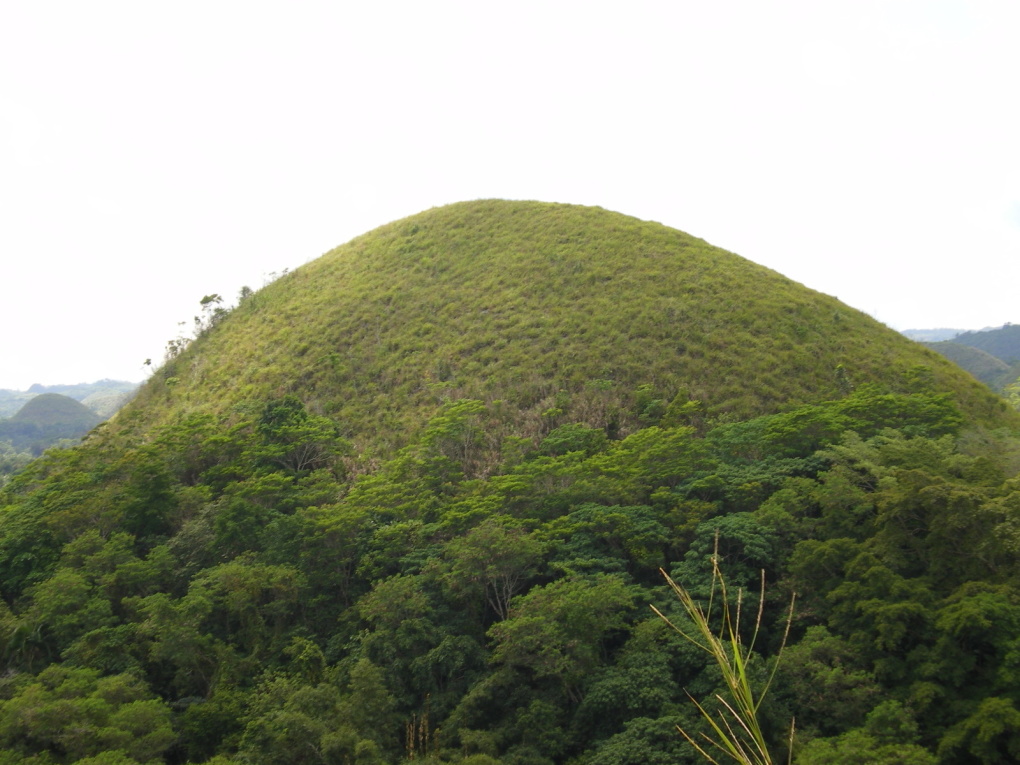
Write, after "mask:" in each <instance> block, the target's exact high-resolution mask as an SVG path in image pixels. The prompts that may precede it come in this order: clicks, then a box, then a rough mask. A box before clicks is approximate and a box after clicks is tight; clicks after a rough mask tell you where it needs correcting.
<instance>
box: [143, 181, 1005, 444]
mask: <svg viewBox="0 0 1020 765" xmlns="http://www.w3.org/2000/svg"><path fill="white" fill-rule="evenodd" d="M922 367H923V368H924V372H923V374H924V375H925V376H927V377H928V378H930V380H929V382H930V383H931V384H934V385H935V386H936V387H937V388H938V389H941V390H948V391H951V392H952V393H953V394H954V395H955V397H956V398H957V399H958V400H959V403H960V405H961V406H962V407H963V408H964V409H965V410H966V412H967V413H968V414H969V415H971V416H974V417H976V418H977V419H978V420H981V421H988V420H989V419H990V418H992V419H994V418H996V417H999V416H1002V414H1003V404H1002V403H1001V402H1000V401H999V400H998V399H997V398H995V397H994V396H992V395H991V394H990V393H989V392H988V391H986V390H985V389H984V388H983V387H981V386H979V385H977V384H975V383H974V381H973V380H971V379H970V378H969V377H967V376H965V375H963V374H961V373H960V371H959V370H958V369H957V368H956V367H955V366H953V365H951V364H949V363H948V362H946V361H945V360H944V359H942V358H941V357H939V356H938V355H937V354H935V353H932V352H930V351H929V350H926V349H924V348H923V347H921V346H919V345H918V344H916V343H913V342H910V341H909V340H907V339H905V338H903V337H902V336H901V335H899V334H898V333H896V332H894V331H893V330H891V329H889V328H887V327H885V326H884V325H882V324H880V323H878V322H876V321H875V320H873V319H871V318H870V317H868V316H867V315H865V314H863V313H861V312H859V311H857V310H854V309H852V308H849V307H847V306H846V305H844V304H842V303H840V302H839V301H838V300H836V299H834V298H832V297H829V296H826V295H822V294H819V293H817V292H814V291H812V290H810V289H807V288H806V287H804V286H802V285H800V284H797V283H795V282H793V281H791V280H790V279H787V278H785V277H783V276H781V275H780V274H778V273H776V272H774V271H771V270H769V269H767V268H764V267H762V266H759V265H756V264H754V263H752V262H750V261H748V260H746V259H744V258H742V257H740V256H738V255H735V254H733V253H731V252H727V251H725V250H721V249H719V248H717V247H713V246H711V245H709V244H707V243H706V242H704V241H703V240H701V239H697V238H695V237H693V236H690V235H688V234H685V233H683V232H680V231H677V230H674V229H671V228H668V227H666V226H663V225H661V224H658V223H651V222H646V221H641V220H637V219H635V218H632V217H628V216H625V215H621V214H619V213H614V212H609V211H607V210H604V209H601V208H595V207H580V206H574V205H565V204H549V203H540V202H516V201H501V200H484V201H475V202H464V203H459V204H453V205H449V206H446V207H441V208H436V209H432V210H429V211H427V212H423V213H421V214H419V215H415V216H412V217H409V218H405V219H403V220H399V221H396V222H393V223H390V224H388V225H385V226H382V227H380V228H378V229H376V230H374V231H372V232H370V233H367V234H365V235H363V236H360V237H358V238H356V239H354V240H353V241H351V242H349V243H348V244H345V245H343V246H341V247H338V248H336V249H334V250H332V251H330V252H328V253H326V254H325V255H323V256H322V257H320V258H319V259H318V260H315V261H313V262H311V263H309V264H307V265H305V266H303V267H301V268H299V269H297V270H296V271H294V272H292V273H289V274H286V275H285V276H284V277H282V278H281V279H279V280H277V281H276V282H274V283H272V284H270V285H269V286H267V287H266V288H264V289H263V290H261V291H260V292H258V293H255V294H253V295H251V296H249V297H248V298H247V299H245V300H243V301H242V302H241V304H240V305H239V306H238V307H237V308H236V309H235V310H234V311H233V312H232V313H231V314H230V315H229V316H227V317H226V318H224V319H223V320H222V321H221V322H219V325H218V326H216V327H215V328H214V330H213V331H210V332H207V333H206V336H205V337H203V338H201V340H200V341H199V342H195V343H193V344H192V346H191V347H190V348H189V349H188V350H187V351H186V352H184V353H183V354H181V355H180V356H178V357H176V358H173V359H172V360H170V361H169V363H167V364H166V365H165V366H164V368H163V369H162V371H161V373H159V374H157V375H155V376H154V377H153V379H152V380H150V382H149V384H148V386H147V387H146V388H145V389H144V390H143V392H142V395H140V396H139V398H138V399H137V400H136V402H135V404H134V406H133V407H132V412H133V416H134V417H136V418H139V419H140V420H141V421H143V422H149V423H151V422H153V420H156V421H160V420H165V419H166V418H167V417H169V416H172V415H173V414H174V413H180V412H182V411H183V412H194V411H204V412H215V413H220V414H222V413H224V412H226V411H229V410H230V408H231V407H233V406H236V405H237V404H238V402H239V401H241V400H244V399H251V398H263V397H266V396H271V395H282V394H285V393H294V394H297V395H298V396H299V397H301V398H302V399H303V400H304V401H305V402H306V404H307V405H308V406H310V407H311V408H312V409H314V410H316V411H318V412H319V413H322V414H325V415H328V416H330V417H332V418H333V419H335V420H337V421H338V422H340V423H341V424H342V427H344V428H345V429H346V431H347V433H348V435H350V436H352V437H353V438H354V440H355V442H356V443H359V444H361V445H386V444H389V445H390V446H393V445H399V443H401V442H402V440H403V436H402V434H404V433H407V432H409V431H413V430H414V429H415V428H416V427H417V426H418V425H420V424H421V422H423V421H424V419H425V418H427V417H428V416H429V415H430V414H431V413H433V412H435V411H436V410H437V409H438V407H439V405H440V404H441V402H443V401H444V400H450V399H457V398H478V399H482V400H486V401H494V400H501V401H503V402H504V404H505V406H506V407H508V408H510V409H512V410H513V411H514V412H515V414H514V419H515V420H516V426H517V427H519V428H523V429H524V431H525V432H526V433H527V434H530V435H534V434H537V433H539V432H540V431H541V430H542V429H543V428H544V427H546V425H547V424H548V423H550V422H552V421H555V420H556V419H557V417H560V416H562V417H563V418H564V419H566V420H580V421H586V422H589V423H590V424H592V425H595V426H608V427H610V428H614V427H615V428H622V429H623V430H624V431H626V430H627V429H628V428H631V427H634V426H635V425H636V424H637V423H638V418H639V417H640V415H641V411H640V410H642V408H643V407H644V406H645V405H646V404H647V402H648V401H658V402H665V404H667V405H668V404H669V403H671V402H678V403H680V404H682V403H684V402H686V401H688V400H692V401H695V402H698V404H699V405H700V406H701V407H702V408H703V412H704V413H705V415H706V416H708V417H714V418H717V417H731V418H734V417H750V416H755V415H759V414H763V413H768V412H774V411H777V410H780V409H783V408H788V407H790V406H794V405H798V404H801V403H805V402H810V401H817V400H823V399H827V398H835V397H839V396H841V395H844V394H845V393H846V392H847V390H848V389H850V388H852V387H853V386H854V385H856V384H858V383H863V382H869V381H870V382H879V383H882V384H884V385H886V386H890V387H891V388H894V389H904V388H908V387H910V386H916V385H917V384H919V381H918V380H917V379H915V378H916V375H917V374H918V370H919V369H921V368H922Z"/></svg>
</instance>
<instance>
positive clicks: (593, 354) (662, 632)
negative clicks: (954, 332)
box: [0, 201, 1020, 765]
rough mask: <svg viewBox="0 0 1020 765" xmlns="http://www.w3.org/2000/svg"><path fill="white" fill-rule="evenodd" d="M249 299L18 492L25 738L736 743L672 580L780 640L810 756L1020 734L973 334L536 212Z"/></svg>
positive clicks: (236, 744) (698, 250)
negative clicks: (688, 637)
mask: <svg viewBox="0 0 1020 765" xmlns="http://www.w3.org/2000/svg"><path fill="white" fill-rule="evenodd" d="M217 301H218V298H217V296H206V298H204V299H203V317H204V318H203V319H202V320H201V321H200V322H199V326H198V328H197V329H198V334H199V337H198V338H197V339H195V340H194V342H192V343H190V344H189V343H188V342H187V341H185V340H182V339H179V338H178V339H175V340H174V341H172V343H171V346H170V351H171V353H170V357H169V358H168V360H167V363H166V364H164V365H163V367H162V368H160V369H159V370H157V371H156V372H155V373H154V375H153V377H152V379H151V380H150V381H149V382H148V383H147V384H146V385H145V386H144V387H143V389H142V390H141V391H140V393H139V395H138V396H137V397H136V398H135V399H134V401H133V402H132V403H131V404H129V405H128V406H127V407H125V408H124V409H123V410H121V412H120V413H119V414H118V415H117V416H116V417H115V418H114V419H113V420H111V421H109V422H108V423H106V424H105V425H102V426H100V427H99V428H97V429H96V430H94V431H93V432H92V434H91V435H90V436H89V437H88V438H87V439H86V441H85V442H84V443H83V444H81V445H80V446H78V447H75V448H72V449H65V450H53V451H50V452H48V453H46V454H45V455H44V456H43V457H42V458H40V459H38V460H36V461H34V462H32V463H31V464H29V465H28V466H27V467H26V468H25V469H24V470H22V471H21V472H19V473H18V474H17V475H16V476H14V477H13V478H12V479H11V480H10V482H9V483H7V484H6V485H5V486H2V487H0V765H13V764H14V763H19V764H21V763H25V764H27V765H99V764H100V763H102V764H103V765H147V764H155V763H166V764H167V765H187V764H191V765H199V764H200V763H201V764H203V765H226V764H227V763H244V764H247V765H306V764H307V765H313V764H314V765H321V764H322V763H328V764H329V765H349V764H355V765H397V764H398V763H400V764H402V765H418V764H419V763H422V764H426V763H427V764H428V765H443V764H448V765H688V764H691V763H696V762H701V761H703V760H702V759H701V757H700V755H699V754H698V753H697V751H696V750H695V749H694V748H692V747H691V746H690V745H689V744H688V743H687V741H685V739H684V738H683V737H682V736H681V735H680V734H679V733H678V731H677V726H678V725H679V726H681V727H682V728H683V729H684V730H686V731H688V732H689V733H690V734H691V735H693V736H695V737H698V736H700V734H702V733H708V732H709V729H708V726H707V725H706V723H705V721H704V720H703V719H702V717H701V715H700V714H699V713H698V710H697V708H696V707H695V706H694V704H693V703H692V700H693V701H696V702H697V703H699V704H702V705H704V706H705V708H706V709H708V710H710V711H711V712H713V713H714V712H715V710H716V709H719V708H721V707H720V705H721V704H722V703H731V701H732V697H731V696H730V690H729V689H728V688H727V686H726V683H725V682H724V680H723V678H722V677H721V676H720V672H719V669H718V666H717V665H716V664H715V663H714V662H713V661H712V660H711V659H710V658H709V657H707V656H706V655H705V654H704V652H703V651H701V650H699V648H698V647H697V646H696V645H692V644H691V643H689V642H687V641H685V640H684V639H683V638H682V637H680V636H679V635H678V634H677V633H676V632H675V631H674V630H672V629H670V627H669V626H668V625H667V624H666V622H664V621H663V619H662V618H660V616H658V615H656V613H654V612H653V611H652V610H651V608H649V606H654V607H655V608H656V609H658V611H660V612H661V613H662V614H664V615H665V616H666V617H667V618H668V619H669V620H670V622H671V623H672V624H673V625H674V626H677V627H679V628H680V629H681V630H687V631H689V632H693V631H694V626H693V624H692V623H691V622H690V619H689V617H688V616H686V615H685V611H684V609H683V608H682V607H681V606H680V604H679V603H678V602H677V601H676V598H675V597H674V596H673V593H672V591H671V590H670V588H669V587H667V586H666V584H665V580H664V578H663V575H662V574H663V572H666V573H668V574H669V575H670V576H671V577H672V578H673V579H674V580H675V581H677V582H679V583H680V584H681V585H682V586H683V587H684V588H686V590H687V591H688V592H690V593H691V594H692V597H693V598H694V601H695V603H696V605H699V606H701V607H704V608H706V609H708V610H709V617H708V618H709V620H710V621H711V622H712V625H713V627H715V628H717V629H719V630H720V633H721V632H722V631H723V629H724V627H725V626H726V624H725V623H724V622H723V620H722V616H721V611H720V604H721V603H726V604H728V605H729V606H730V607H731V613H733V614H737V613H740V614H742V616H741V617H740V618H739V619H738V620H737V622H736V623H734V622H730V623H729V625H728V626H729V628H730V629H732V630H733V631H734V633H736V634H738V635H739V636H740V639H741V641H742V645H743V648H742V650H741V653H742V654H743V655H745V658H746V660H747V665H746V669H747V671H746V676H747V677H748V678H749V682H750V683H751V684H752V685H753V686H754V687H755V688H756V689H758V690H761V689H762V688H763V687H764V686H765V684H766V682H767V678H768V677H770V676H771V675H772V673H773V671H774V670H775V675H774V682H773V683H772V685H771V687H770V688H769V691H768V694H767V695H766V697H765V700H764V702H763V703H762V704H761V705H760V707H759V708H758V710H757V713H756V716H757V717H758V721H759V723H760V727H761V730H762V734H763V740H764V743H765V745H766V746H767V747H768V748H770V749H771V750H772V751H773V754H774V756H773V759H772V761H773V762H786V761H788V757H787V755H788V754H789V755H790V757H789V760H792V762H794V763H796V764H797V765H823V764H824V765H832V764H833V763H856V762H860V763H910V765H934V764H935V763H944V764H945V765H951V764H955V763H967V764H968V765H969V764H970V763H979V764H980V765H995V764H996V763H1001V762H1011V761H1016V760H1017V759H1018V756H1020V683H1017V671H1016V667H1017V657H1020V637H1018V636H1020V556H1018V551H1020V437H1018V433H1020V415H1018V414H1017V413H1016V412H1015V411H1013V410H1012V409H1010V408H1009V407H1008V406H1007V405H1006V404H1005V403H1004V401H1003V400H1002V399H1001V398H999V397H997V396H995V395H994V394H993V393H992V392H991V391H990V390H989V389H988V388H986V387H985V386H984V385H982V384H981V383H980V382H978V381H977V380H975V379H974V378H973V377H971V376H970V375H968V374H966V373H965V372H963V371H962V370H960V369H959V368H958V367H956V366H955V365H953V364H952V363H950V362H949V361H947V360H946V359H944V358H943V357H942V356H940V355H938V354H936V353H934V352H933V351H930V350H928V349H926V348H924V347H923V346H921V345H919V344H917V343H915V342H913V341H910V340H908V339H906V338H903V337H902V336H900V335H899V334H897V333H895V332H893V331H892V330H889V329H888V328H886V327H884V326H882V325H880V324H878V323H876V322H875V321H873V320H871V319H870V318H868V317H867V316H865V315H863V314H861V313H859V312H857V311H854V310H853V309H850V308H848V307H846V306H844V305H842V304H840V303H839V302H838V301H836V300H834V299H832V298H829V297H826V296H823V295H820V294H818V293H815V292H812V291H811V290H809V289H807V288H805V287H803V286H801V285H798V284H796V283H794V282H792V281H790V280H788V279H785V278H783V277H782V276H780V275H778V274H776V273H774V272H771V271H769V270H767V269H764V268H761V267H759V266H756V265H754V264H752V263H750V262H748V261H746V260H744V259H742V258H740V257H738V256H736V255H734V254H732V253H728V252H725V251H722V250H719V249H717V248H713V247H711V246H710V245H708V244H706V243H705V242H702V241H701V240H698V239H694V238H692V237H690V236H688V235H686V234H683V233H680V232H677V231H673V230H671V229H668V228H666V227H663V226H661V225H659V224H655V223H646V222H641V221H638V220H635V219H633V218H628V217H626V216H623V215H619V214H616V213H610V212H606V211H604V210H600V209H597V208H583V207H573V206H567V205H553V204H540V203H534V202H500V201H482V202H470V203H464V204H458V205H452V206H449V207H444V208H440V209H436V210H431V211H429V212H426V213H422V214H421V215H418V216H414V217H412V218H408V219H406V220H403V221H398V222H395V223H392V224H390V225H387V226H384V227H382V228H380V229H378V230H376V231H374V232H370V233H368V234H366V235H364V236H362V237H360V238H358V239H355V240H354V241H352V242H350V243H349V244H347V245H344V246H343V247H340V248H338V249H336V250H334V251H332V252H330V253H327V254H326V255H325V256H323V257H322V258H320V259H319V260H317V261H314V262H312V263H310V264H308V265H307V266H304V267H302V268H301V269H298V270H297V271H295V272H294V273H291V274H288V275H286V276H284V277H283V278H281V279H280V280H278V281H277V282H274V283H273V284H271V285H269V286H268V287H267V288H265V289H263V290H262V291H260V292H258V293H254V294H250V293H248V292H247V291H246V292H245V297H244V299H243V301H242V302H241V304H240V305H239V306H238V307H237V308H236V309H235V310H233V311H232V312H229V313H227V312H225V311H223V312H221V311H218V310H217V309H218V302H217ZM5 458H6V457H5V455H4V454H3V453H2V452H0V459H5ZM716 566H718V567H719V568H720V569H721V570H722V572H723V574H724V576H725V577H726V581H727V582H728V585H729V587H728V589H727V590H726V592H722V591H720V590H719V589H718V587H716V586H714V585H713V582H715V581H716V580H715V579H714V571H715V569H716ZM763 581H764V582H765V593H764V594H762V585H763ZM794 596H796V602H795V604H794V606H793V610H792V617H791V616H790V613H791V611H790V603H791V600H792V599H794ZM784 644H785V648H784V647H783V646H784ZM777 667H778V669H777V670H776V668H777ZM791 719H795V721H796V728H795V730H796V735H795V737H794V738H793V740H792V744H791V738H790V723H791ZM791 747H792V748H791Z"/></svg>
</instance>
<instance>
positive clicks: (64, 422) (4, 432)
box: [0, 393, 103, 454]
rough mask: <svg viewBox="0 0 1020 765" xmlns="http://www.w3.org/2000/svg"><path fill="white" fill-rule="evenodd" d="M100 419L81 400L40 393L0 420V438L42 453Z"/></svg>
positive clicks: (88, 429) (100, 420)
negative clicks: (9, 416) (6, 417)
mask: <svg viewBox="0 0 1020 765" xmlns="http://www.w3.org/2000/svg"><path fill="white" fill-rule="evenodd" d="M102 421H103V418H102V417H100V416H99V415H97V414H96V413H95V412H93V411H92V410H91V409H89V408H88V407H87V406H85V405H84V404H82V403H81V402H78V401H75V400H74V399H73V398H70V397H68V396H63V395H61V394H59V393H43V394H41V395H38V396H35V397H33V398H31V399H29V400H28V401H27V402H25V405H24V406H22V407H21V409H20V410H19V411H18V412H17V413H16V414H15V415H14V416H13V417H11V418H10V419H9V420H5V421H3V422H0V439H5V440H8V441H10V442H11V445H12V446H13V447H14V448H15V449H18V450H29V451H31V452H32V453H33V454H41V453H42V452H43V451H44V450H45V449H47V448H48V447H50V446H52V445H54V444H55V443H56V442H58V441H61V440H63V439H78V438H81V437H82V436H84V435H85V434H86V433H88V432H89V431H90V430H91V429H92V428H94V427H95V426H96V425H98V424H99V423H100V422H102Z"/></svg>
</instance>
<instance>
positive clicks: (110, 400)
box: [0, 379, 138, 419]
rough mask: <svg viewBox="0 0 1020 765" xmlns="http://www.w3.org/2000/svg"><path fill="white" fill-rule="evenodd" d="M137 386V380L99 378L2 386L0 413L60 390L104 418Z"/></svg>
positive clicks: (15, 409) (118, 406)
mask: <svg viewBox="0 0 1020 765" xmlns="http://www.w3.org/2000/svg"><path fill="white" fill-rule="evenodd" d="M137 389H138V383H133V382H127V381H125V380H109V379H103V380H97V381H96V382H91V383H75V384H59V385H40V384H39V383H36V384H34V385H32V386H31V387H30V388H29V389H28V390H26V391H21V390H10V389H7V388H2V389H0V417H10V416H11V415H12V414H14V413H15V412H17V411H18V410H19V409H21V407H22V406H24V404H25V402H26V401H28V400H29V399H31V398H33V397H35V396H38V395H40V394H42V393H59V394H61V395H64V396H67V397H68V398H73V399H74V400H75V401H81V402H82V403H83V404H85V406H87V407H88V408H89V409H91V410H92V411H93V412H95V413H96V414H98V415H99V416H100V417H102V418H103V419H106V418H108V417H110V416H111V415H113V413H114V412H116V411H117V410H118V409H119V408H120V407H122V406H123V405H124V404H125V403H127V402H128V401H129V400H130V399H131V396H133V395H134V392H135V391H136V390H137Z"/></svg>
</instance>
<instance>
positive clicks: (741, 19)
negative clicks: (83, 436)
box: [0, 0, 1020, 389]
mask: <svg viewBox="0 0 1020 765" xmlns="http://www.w3.org/2000/svg"><path fill="white" fill-rule="evenodd" d="M1018 39H1020V2H1016V0H1003V1H1002V2H992V1H988V2H981V1H975V2H963V1H962V0H957V1H953V0H944V1H941V2H940V1H936V0H929V1H925V2H921V1H916V2H906V1H900V0H872V1H867V0H854V1H853V2H849V1H848V2H826V1H821V2H820V1H819V0H808V1H805V2H776V1H774V0H770V1H769V2H764V1H763V0H747V1H746V2H729V1H727V0H712V1H711V2H706V0H660V1H657V2H640V1H639V0H638V1H635V0H628V2H619V1H616V2H598V1H595V0H581V1H578V2H572V1H567V0H541V1H539V2H531V1H530V0H516V1H515V2H512V3H509V2H501V3H493V2H485V1H484V0H470V1H467V2H444V1H442V0H428V1H427V2H426V1H423V0H414V1H411V0H408V1H407V2H383V1H380V0H371V1H366V0H360V1H359V2H353V1H352V0H336V1H335V2H318V3H315V2H289V3H283V2H273V3H270V2H262V3H252V2H215V1H210V0H203V1H202V2H192V1H190V0H174V2H137V0H131V1H130V2H107V1H105V0H90V1H89V2H80V1H78V0H75V1H74V2H57V1H53V2H47V1H46V0H3V2H2V4H0V387H2V388H15V389H24V388H27V387H28V386H29V385H31V384H32V383H34V382H41V383H44V384H53V383H72V382H82V381H92V380H95V379H99V378H102V377H114V378H120V379H134V380H137V379H141V378H142V377H143V376H144V374H145V370H144V369H143V367H142V362H143V361H144V360H145V359H146V358H147V357H152V358H153V360H154V361H158V360H160V359H161V358H162V351H163V347H164V345H165V343H166V341H167V340H168V339H169V338H171V337H173V336H174V335H175V334H176V332H177V322H179V321H182V320H183V321H188V322H189V323H190V321H191V317H192V316H194V314H195V313H196V312H197V309H198V301H199V299H200V298H201V297H202V296H203V295H205V294H208V293H212V292H219V293H221V294H223V295H224V296H225V297H227V298H229V299H231V300H232V299H233V298H234V297H235V296H236V294H237V291H238V289H239V288H240V287H241V286H242V285H250V286H252V287H259V286H261V285H262V284H263V283H264V282H265V281H266V279H267V276H268V275H269V274H270V273H271V272H279V271H282V270H283V269H285V268H295V267H297V266H300V265H301V264H302V263H305V262H307V261H308V260H311V259H313V258H315V257H317V256H319V255H320V254H322V253H323V252H325V251H327V250H329V249H331V248H332V247H334V246H336V245H338V244H341V243H343V242H345V241H347V240H349V239H351V238H352V237H354V236H356V235H358V234H361V233H363V232H365V231H369V230H371V229H373V228H375V227H376V226H378V225H381V224H383V223H386V222H388V221H390V220H394V219H396V218H400V217H404V216H406V215H411V214H413V213H416V212H419V211H421V210H424V209H427V208H429V207H433V206H436V205H442V204H446V203H449V202H455V201H460V200H465V199H477V198H485V197H503V198H512V199H540V200H545V201H555V202H572V203H578V204H590V205H601V206H602V207H606V208H608V209H612V210H618V211H620V212H624V213H627V214H629V215H634V216H637V217H639V218H644V219H649V220H658V221H661V222H663V223H665V224H667V225H670V226H673V227H675V228H679V229H682V230H684V231H687V232H689V233H691V234H694V235H695V236H700V237H702V238H704V239H707V240H708V241H709V242H711V243H713V244H716V245H719V246H721V247H725V248H727V249H729V250H732V251H734V252H737V253H738V254H740V255H743V256H744V257H746V258H749V259H751V260H753V261H755V262H758V263H762V264H764V265H767V266H769V267H771V268H773V269H776V270H777V271H780V272H781V273H784V274H786V275H787V276H789V277H791V278H793V279H796V280H797V281H800V282H802V283H804V284H806V285H807V286H809V287H812V288H814V289H817V290H820V291H822V292H826V293H828V294H831V295H835V296H837V297H838V298H840V299H841V300H843V301H845V302H847V303H849V304H850V305H852V306H854V307H856V308H860V309H862V310H864V311H867V312H869V313H871V314H872V315H874V316H876V317H877V318H879V319H880V320H882V321H884V322H886V323H888V324H889V325H891V326H894V327H896V328H900V329H903V328H908V327H946V326H949V327H964V328H980V327H984V326H992V325H996V326H997V325H1001V324H1003V323H1005V322H1007V321H1013V322H1018V321H1020V306H1018V305H1017V300H1016V296H1017V285H1018V284H1020V105H1018V103H1020V101H1018V97H1017V92H1018V85H1017V77H1018V74H1020V44H1018V43H1017V40H1018Z"/></svg>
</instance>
